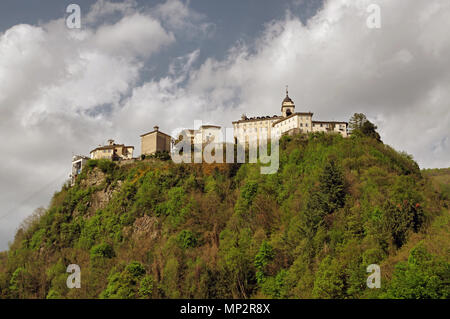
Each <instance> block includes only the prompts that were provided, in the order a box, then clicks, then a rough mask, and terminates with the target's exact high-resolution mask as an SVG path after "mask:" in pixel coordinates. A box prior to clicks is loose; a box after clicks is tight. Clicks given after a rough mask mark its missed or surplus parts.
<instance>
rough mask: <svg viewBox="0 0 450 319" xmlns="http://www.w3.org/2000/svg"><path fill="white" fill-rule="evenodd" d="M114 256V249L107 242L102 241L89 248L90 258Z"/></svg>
mask: <svg viewBox="0 0 450 319" xmlns="http://www.w3.org/2000/svg"><path fill="white" fill-rule="evenodd" d="M114 256H115V253H114V249H113V248H112V247H111V245H109V244H107V243H102V244H99V245H96V246H94V247H92V248H91V259H96V258H113V257H114Z"/></svg>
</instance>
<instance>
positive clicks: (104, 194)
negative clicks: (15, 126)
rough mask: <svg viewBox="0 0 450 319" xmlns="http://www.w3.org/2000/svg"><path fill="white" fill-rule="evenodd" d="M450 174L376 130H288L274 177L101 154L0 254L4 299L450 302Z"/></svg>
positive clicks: (251, 167)
mask: <svg viewBox="0 0 450 319" xmlns="http://www.w3.org/2000/svg"><path fill="white" fill-rule="evenodd" d="M445 176H446V177H445ZM449 176H450V175H449V174H448V170H447V171H422V172H421V171H420V169H419V167H418V165H417V164H416V163H415V162H414V161H413V159H412V158H411V157H410V156H409V155H407V154H405V153H398V152H396V151H395V150H394V149H392V148H391V147H389V146H387V145H385V144H383V143H382V142H381V141H379V136H378V137H376V138H372V137H366V136H359V135H355V136H353V137H350V138H343V137H341V136H339V135H334V134H330V135H326V134H321V133H315V134H309V135H295V136H285V137H283V138H282V140H281V141H280V168H279V170H278V172H277V173H276V174H272V175H261V174H260V169H259V166H258V164H192V165H189V164H174V163H172V161H171V160H164V159H147V160H143V161H138V162H136V163H131V164H127V165H118V164H116V163H114V162H109V161H104V160H90V161H89V162H88V163H87V166H86V167H85V169H84V170H83V172H82V173H81V175H80V176H79V178H78V179H77V181H76V183H75V185H74V186H72V187H70V186H68V185H65V186H64V187H63V188H62V189H61V190H60V191H59V192H57V193H55V195H54V197H53V199H52V201H51V203H50V205H49V208H48V209H41V210H37V211H36V213H35V215H34V217H32V218H29V219H28V220H27V221H26V222H25V223H24V224H23V225H22V227H21V228H20V229H19V231H18V232H17V234H16V237H15V240H14V242H13V243H12V245H11V247H10V249H9V251H8V252H5V253H2V254H0V297H2V298H265V297H268V298H448V297H450V291H449V287H448V282H449V274H450V266H449V265H450V264H449V256H450V254H449V233H450V232H449V206H448V205H449V188H448V177H449ZM69 264H78V265H79V266H80V267H81V273H82V286H81V288H80V289H68V288H67V287H66V279H67V276H68V273H66V267H67V266H68V265H69ZM369 264H378V265H380V267H381V277H382V280H381V283H382V284H381V288H380V289H368V288H367V286H366V279H367V276H368V274H367V273H366V267H367V266H368V265H369ZM446 283H447V284H446Z"/></svg>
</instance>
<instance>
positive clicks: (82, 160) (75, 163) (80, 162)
mask: <svg viewBox="0 0 450 319" xmlns="http://www.w3.org/2000/svg"><path fill="white" fill-rule="evenodd" d="M88 160H89V157H86V156H81V155H75V156H74V157H72V174H70V183H71V185H72V186H73V185H74V184H75V180H76V179H77V176H78V175H80V174H81V171H82V170H83V167H84V165H85V164H86V162H87V161H88Z"/></svg>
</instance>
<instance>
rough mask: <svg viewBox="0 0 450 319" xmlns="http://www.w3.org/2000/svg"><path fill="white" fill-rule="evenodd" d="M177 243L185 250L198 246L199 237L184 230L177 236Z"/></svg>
mask: <svg viewBox="0 0 450 319" xmlns="http://www.w3.org/2000/svg"><path fill="white" fill-rule="evenodd" d="M177 241H178V244H179V245H180V247H181V248H184V249H187V248H192V247H195V246H197V237H196V236H195V235H194V233H193V232H191V231H190V230H182V231H181V232H180V233H179V234H178V236H177Z"/></svg>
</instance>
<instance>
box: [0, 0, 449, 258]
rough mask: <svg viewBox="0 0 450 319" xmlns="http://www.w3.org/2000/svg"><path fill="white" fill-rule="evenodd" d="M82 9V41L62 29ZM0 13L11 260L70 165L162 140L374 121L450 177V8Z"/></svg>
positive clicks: (228, 4) (31, 6)
mask: <svg viewBox="0 0 450 319" xmlns="http://www.w3.org/2000/svg"><path fill="white" fill-rule="evenodd" d="M71 2H75V3H77V4H79V5H80V7H81V11H82V15H81V22H82V28H81V29H79V30H71V29H68V28H67V27H66V24H65V17H66V13H65V8H66V6H67V5H68V4H69V3H71ZM71 2H65V1H60V0H51V1H50V0H47V1H39V2H38V1H23V0H15V1H12V0H3V1H1V2H0V83H1V84H0V136H2V137H7V138H6V140H5V141H4V142H3V144H2V145H3V148H2V150H3V152H4V154H7V156H5V157H4V159H3V162H2V164H1V165H0V176H1V179H0V207H1V208H0V250H2V249H6V248H7V243H8V241H11V240H12V239H13V236H14V233H15V230H16V229H17V227H18V226H19V224H20V222H21V221H22V220H23V219H24V218H25V217H27V216H29V215H30V214H31V213H32V212H33V210H34V209H35V208H37V207H39V206H47V205H48V203H49V201H50V198H51V195H52V193H53V192H55V191H56V190H58V189H59V188H60V187H61V185H62V184H63V183H64V181H65V180H66V179H67V178H68V175H69V172H70V163H71V157H72V155H74V154H85V155H87V154H89V151H90V150H91V149H93V148H95V147H96V146H97V145H99V144H103V143H105V142H106V140H108V139H109V138H113V139H115V140H116V141H117V142H119V143H125V144H129V145H135V146H136V150H135V156H139V154H140V149H139V145H140V143H139V135H140V134H142V133H144V132H147V131H149V130H151V129H152V127H153V126H154V125H159V127H160V129H161V130H162V131H164V132H167V133H172V132H173V130H175V129H176V128H184V127H188V128H190V127H192V126H193V124H194V121H195V120H202V121H203V122H204V124H217V125H221V126H223V127H230V126H231V122H232V121H233V120H236V119H238V118H240V116H241V114H242V113H246V114H247V115H248V116H261V115H273V114H278V113H279V111H280V104H281V101H282V99H283V98H284V90H285V86H286V85H289V93H290V96H291V98H292V99H293V100H294V102H295V104H296V110H297V111H311V112H314V119H317V120H344V121H347V120H348V119H349V118H350V116H351V115H352V114H353V113H355V112H362V113H365V114H366V115H367V116H368V117H369V119H370V120H371V121H373V122H374V123H375V124H376V125H378V128H379V132H380V135H381V138H382V139H383V141H384V142H385V143H387V144H389V145H392V146H393V147H394V148H396V149H397V150H399V151H405V152H407V153H409V154H412V155H413V157H414V159H416V161H417V162H418V163H419V165H420V166H421V167H423V168H424V167H448V166H450V165H449V163H450V132H449V129H448V127H450V112H449V110H450V108H449V102H448V101H449V100H450V91H449V90H448V87H450V60H449V59H448V56H450V38H449V37H448V34H447V32H446V31H447V30H449V29H450V20H449V19H448V16H450V2H449V1H447V0H432V1H430V0H417V1H414V4H412V3H411V1H410V0H396V1H391V0H379V1H377V4H378V5H379V7H380V10H381V15H380V18H381V27H380V28H369V27H368V24H367V19H368V18H369V16H370V12H368V7H369V6H370V5H371V4H373V1H371V0H355V1H347V0H328V1H324V2H323V3H322V1H307V0H292V1H287V0H286V1H268V0H264V1H263V0H241V1H212V0H192V1H189V2H188V1H183V0H167V1H124V2H113V1H106V0H98V1H71Z"/></svg>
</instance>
